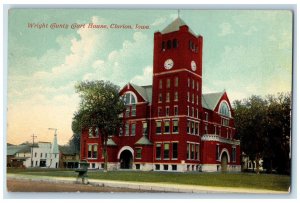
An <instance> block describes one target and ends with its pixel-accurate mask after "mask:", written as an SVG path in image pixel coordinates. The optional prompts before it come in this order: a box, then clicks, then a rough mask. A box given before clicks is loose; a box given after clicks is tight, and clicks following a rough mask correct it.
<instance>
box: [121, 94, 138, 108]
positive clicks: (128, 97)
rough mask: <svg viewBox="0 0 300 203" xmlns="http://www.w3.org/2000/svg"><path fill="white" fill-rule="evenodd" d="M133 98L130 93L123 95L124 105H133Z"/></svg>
mask: <svg viewBox="0 0 300 203" xmlns="http://www.w3.org/2000/svg"><path fill="white" fill-rule="evenodd" d="M135 98H136V97H135V95H134V94H133V93H131V92H128V93H126V94H125V95H123V100H124V103H125V104H126V105H130V104H135V103H136V99H135Z"/></svg>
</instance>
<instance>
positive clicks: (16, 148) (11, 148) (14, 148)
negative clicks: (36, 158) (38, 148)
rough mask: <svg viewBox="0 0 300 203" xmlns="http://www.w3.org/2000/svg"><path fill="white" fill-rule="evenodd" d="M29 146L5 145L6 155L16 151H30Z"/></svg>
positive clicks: (11, 154) (13, 153)
mask: <svg viewBox="0 0 300 203" xmlns="http://www.w3.org/2000/svg"><path fill="white" fill-rule="evenodd" d="M30 151H31V149H30V146H29V145H26V144H24V145H13V146H7V155H8V156H13V155H15V154H16V153H19V152H30Z"/></svg>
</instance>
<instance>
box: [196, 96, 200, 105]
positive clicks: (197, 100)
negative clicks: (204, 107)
mask: <svg viewBox="0 0 300 203" xmlns="http://www.w3.org/2000/svg"><path fill="white" fill-rule="evenodd" d="M196 104H197V105H198V104H199V96H198V95H197V99H196Z"/></svg>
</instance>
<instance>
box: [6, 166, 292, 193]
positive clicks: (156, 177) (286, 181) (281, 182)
mask: <svg viewBox="0 0 300 203" xmlns="http://www.w3.org/2000/svg"><path fill="white" fill-rule="evenodd" d="M7 173H17V174H28V175H41V176H60V177H62V176H63V177H76V173H75V172H74V171H72V170H53V169H48V170H46V169H8V171H7ZM88 175H89V178H91V179H105V180H122V181H137V182H160V183H170V184H189V185H203V186H218V187H241V188H255V189H269V190H277V191H287V190H288V188H289V186H290V184H291V177H290V176H285V175H273V174H259V175H257V174H251V173H167V172H142V171H139V172H135V171H110V172H106V173H104V172H102V171H90V172H89V173H88Z"/></svg>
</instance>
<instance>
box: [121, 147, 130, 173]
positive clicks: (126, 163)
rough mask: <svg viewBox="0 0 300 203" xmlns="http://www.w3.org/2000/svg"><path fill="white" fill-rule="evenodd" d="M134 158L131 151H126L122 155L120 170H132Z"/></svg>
mask: <svg viewBox="0 0 300 203" xmlns="http://www.w3.org/2000/svg"><path fill="white" fill-rule="evenodd" d="M132 161H133V156H132V153H131V152H130V151H129V150H124V151H123V152H122V153H121V155H120V168H121V169H132Z"/></svg>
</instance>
